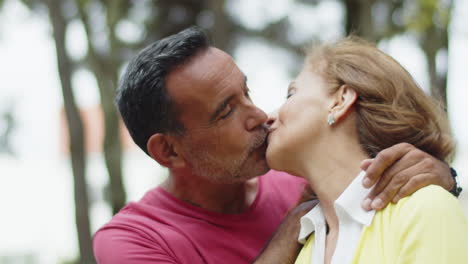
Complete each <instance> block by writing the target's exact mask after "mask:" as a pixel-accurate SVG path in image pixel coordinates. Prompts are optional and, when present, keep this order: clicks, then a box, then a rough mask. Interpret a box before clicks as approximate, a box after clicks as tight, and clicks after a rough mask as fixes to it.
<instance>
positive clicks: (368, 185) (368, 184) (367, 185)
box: [362, 177, 371, 188]
mask: <svg viewBox="0 0 468 264" xmlns="http://www.w3.org/2000/svg"><path fill="white" fill-rule="evenodd" d="M362 185H364V187H366V188H369V187H370V186H371V180H370V179H369V178H367V177H366V178H364V179H363V180H362Z"/></svg>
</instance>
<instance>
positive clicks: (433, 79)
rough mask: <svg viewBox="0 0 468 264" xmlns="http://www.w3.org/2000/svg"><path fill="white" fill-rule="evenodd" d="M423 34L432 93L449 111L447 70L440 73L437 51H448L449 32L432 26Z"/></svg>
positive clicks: (422, 44) (422, 42) (422, 41)
mask: <svg viewBox="0 0 468 264" xmlns="http://www.w3.org/2000/svg"><path fill="white" fill-rule="evenodd" d="M422 34H423V38H422V40H421V43H420V44H421V47H422V49H423V51H424V55H425V56H426V60H427V65H428V72H429V80H430V91H431V95H432V96H434V97H435V98H437V99H438V100H439V101H440V102H441V103H442V105H443V107H444V109H445V111H447V71H444V72H441V73H438V71H437V53H438V52H439V51H441V50H447V51H448V32H447V30H446V29H445V30H443V29H436V28H435V26H432V27H431V28H430V29H429V30H427V31H426V32H424V33H422Z"/></svg>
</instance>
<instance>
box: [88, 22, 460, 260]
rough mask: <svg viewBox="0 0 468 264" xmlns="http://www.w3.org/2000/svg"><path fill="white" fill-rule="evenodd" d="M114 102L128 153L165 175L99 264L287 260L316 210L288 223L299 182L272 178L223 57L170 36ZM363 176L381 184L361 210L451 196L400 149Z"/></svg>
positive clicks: (100, 246)
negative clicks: (421, 191)
mask: <svg viewBox="0 0 468 264" xmlns="http://www.w3.org/2000/svg"><path fill="white" fill-rule="evenodd" d="M116 102H117V105H118V108H119V110H120V113H121V115H122V118H123V120H124V122H125V124H126V126H127V128H128V130H129V132H130V135H131V136H132V138H133V140H134V141H135V143H136V144H137V145H138V146H139V147H140V148H141V149H142V150H143V151H145V152H146V153H147V154H148V155H149V156H151V157H152V158H153V159H154V160H155V161H157V162H158V163H159V164H161V165H163V166H165V167H167V168H168V169H169V171H170V175H169V177H168V179H167V180H166V181H165V182H164V183H163V184H162V185H161V186H159V187H157V188H156V189H153V190H150V191H149V192H148V193H147V194H146V195H145V196H144V197H143V198H142V199H141V200H140V201H139V202H136V203H130V204H129V205H127V206H126V207H125V208H124V209H122V210H121V211H120V212H119V213H118V214H117V215H115V216H114V217H113V219H112V220H111V221H110V222H109V223H108V224H107V225H105V226H104V227H103V228H101V229H100V230H99V231H98V232H97V233H96V235H95V237H94V250H95V254H96V258H97V260H98V262H99V263H249V262H252V261H255V262H256V263H287V262H291V261H294V259H295V257H296V254H297V252H298V249H299V244H298V243H297V234H298V231H299V218H300V216H302V214H304V213H305V212H307V211H308V210H310V209H311V207H312V206H313V204H312V203H310V202H309V203H304V204H301V205H300V206H299V207H297V208H296V209H293V210H292V211H291V212H290V213H289V214H288V211H289V209H291V208H292V207H293V206H294V205H295V204H296V203H297V202H298V200H299V198H300V196H301V193H302V190H303V185H304V181H303V180H301V179H299V178H296V177H293V176H290V175H286V174H284V173H279V172H274V171H269V168H268V165H267V163H266V160H265V156H264V154H265V148H266V143H265V142H266V141H265V139H266V137H267V128H266V126H265V123H266V122H267V115H266V114H265V113H264V112H263V111H261V110H260V109H259V108H257V107H256V106H255V105H254V104H253V103H252V101H251V99H250V97H249V89H248V87H247V85H246V77H245V76H244V74H243V73H242V72H241V71H240V69H239V68H238V67H237V66H236V64H235V63H234V61H233V60H232V58H231V57H230V56H229V55H227V54H226V53H224V52H223V51H221V50H219V49H216V48H214V47H212V46H210V44H209V42H208V40H207V37H206V36H205V34H204V33H203V32H202V31H200V30H199V29H197V28H190V29H187V30H184V31H182V32H180V33H178V34H175V35H172V36H170V37H167V38H165V39H163V40H160V41H158V42H155V43H153V44H152V45H150V46H148V47H147V48H145V49H144V50H143V51H142V52H140V53H139V54H138V55H137V56H136V57H135V58H134V59H133V61H132V62H131V63H130V64H129V66H128V68H127V71H126V73H125V75H124V77H123V81H122V84H121V87H120V89H119V92H118V95H117V99H116ZM397 160H398V161H397ZM395 161H397V162H396V163H395ZM393 163H395V164H393ZM392 164H393V165H392ZM369 165H370V167H369V168H368V169H367V171H368V179H369V180H368V182H366V184H367V185H368V186H369V185H372V184H373V183H374V182H375V181H376V179H377V178H378V176H380V175H383V176H382V177H381V179H380V181H379V183H378V184H377V185H376V187H375V188H374V192H373V196H375V195H376V194H379V195H380V196H379V198H377V199H375V200H374V202H372V203H370V200H369V201H368V202H367V204H366V206H367V207H370V206H373V207H374V208H381V207H383V206H384V205H385V204H386V203H388V201H390V200H391V199H392V198H393V197H394V196H395V195H398V196H400V197H402V196H406V195H408V194H410V193H411V192H413V191H414V190H415V189H417V188H420V187H422V186H424V185H427V184H432V183H434V184H439V185H443V186H444V187H446V188H450V187H451V186H452V185H453V182H452V179H451V177H450V173H449V172H448V166H447V165H446V164H444V163H443V162H440V161H437V160H436V159H434V158H432V157H430V156H429V155H427V154H425V153H422V152H421V151H418V150H417V149H415V148H414V147H412V146H409V145H408V144H401V145H397V146H394V147H393V148H391V149H388V150H386V151H384V152H383V153H381V154H379V155H378V156H377V157H376V158H375V160H374V161H373V162H372V164H371V162H370V161H366V162H365V164H363V167H368V166H369ZM387 168H388V169H387ZM384 171H385V173H382V172H384ZM408 171H411V173H410V174H412V175H417V176H415V177H413V178H412V179H408V178H407V177H405V175H408V173H407V172H408ZM405 172H406V173H405ZM259 175H263V176H260V177H257V176H259ZM392 176H393V177H392ZM384 187H385V190H384V191H383V192H381V191H382V190H383V189H384ZM399 190H403V191H404V192H403V193H400V192H399ZM371 198H373V197H371ZM379 199H380V200H379ZM286 214H287V216H286V217H285V215H286ZM284 217H285V218H284ZM283 218H284V220H283ZM282 220H283V222H282V223H281V221H282ZM275 230H277V231H276V232H275ZM273 233H274V235H273ZM272 235H273V236H272ZM270 238H271V240H270V241H269V243H268V244H267V241H268V240H269V239H270ZM262 249H263V250H262Z"/></svg>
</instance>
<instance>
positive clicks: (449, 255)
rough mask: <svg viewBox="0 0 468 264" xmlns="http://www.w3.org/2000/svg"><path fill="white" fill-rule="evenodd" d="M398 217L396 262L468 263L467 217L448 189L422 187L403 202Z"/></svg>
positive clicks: (426, 263)
mask: <svg viewBox="0 0 468 264" xmlns="http://www.w3.org/2000/svg"><path fill="white" fill-rule="evenodd" d="M397 219H398V221H396V222H394V224H395V230H397V232H396V234H397V238H398V240H399V242H400V244H399V247H397V248H398V250H397V254H398V257H397V258H396V259H397V261H396V263H399V264H410V263H411V264H418V263H421V264H422V263H424V264H432V263H433V264H436V263H437V264H439V263H451V264H458V263H460V264H461V263H465V264H466V263H468V221H467V218H466V216H465V215H464V213H463V211H462V208H461V206H460V204H459V202H458V200H456V199H455V198H454V197H453V196H452V195H451V194H450V193H448V192H447V191H445V190H443V189H442V188H440V187H438V186H428V187H425V188H423V189H421V190H420V191H418V192H416V193H415V194H413V196H412V197H410V198H408V199H407V200H406V201H405V202H404V203H403V205H402V206H401V208H400V210H399V214H398V218H397Z"/></svg>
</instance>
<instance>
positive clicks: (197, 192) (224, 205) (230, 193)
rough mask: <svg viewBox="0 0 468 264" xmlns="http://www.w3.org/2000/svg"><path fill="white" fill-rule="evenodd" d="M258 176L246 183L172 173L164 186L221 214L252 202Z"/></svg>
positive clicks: (171, 191)
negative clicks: (215, 181)
mask: <svg viewBox="0 0 468 264" xmlns="http://www.w3.org/2000/svg"><path fill="white" fill-rule="evenodd" d="M257 182H258V179H257V178H253V179H250V180H248V181H246V182H243V183H234V184H218V183H213V182H210V181H207V180H205V179H203V178H200V177H199V176H196V175H180V174H179V175H177V174H175V173H171V175H170V176H169V177H168V179H167V180H166V181H164V182H163V183H162V184H161V187H162V188H163V189H164V190H166V191H167V192H169V193H171V194H172V195H174V196H175V197H177V198H178V199H180V200H183V201H185V202H188V203H190V204H192V205H195V206H198V207H201V208H204V209H206V210H208V211H211V212H216V213H221V214H240V213H242V212H245V211H246V210H247V209H248V208H249V207H250V205H252V203H253V201H254V200H255V197H256V195H257V189H258V188H257Z"/></svg>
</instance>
